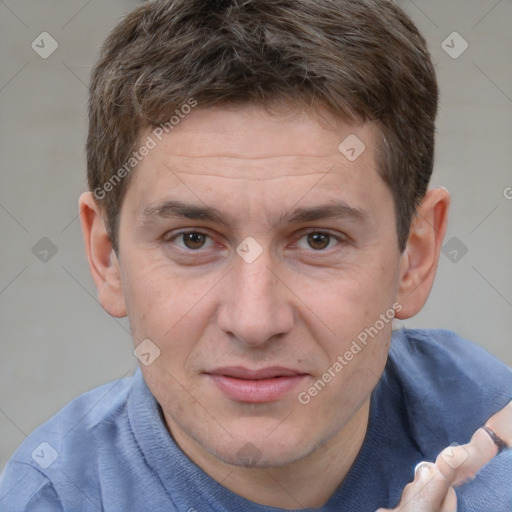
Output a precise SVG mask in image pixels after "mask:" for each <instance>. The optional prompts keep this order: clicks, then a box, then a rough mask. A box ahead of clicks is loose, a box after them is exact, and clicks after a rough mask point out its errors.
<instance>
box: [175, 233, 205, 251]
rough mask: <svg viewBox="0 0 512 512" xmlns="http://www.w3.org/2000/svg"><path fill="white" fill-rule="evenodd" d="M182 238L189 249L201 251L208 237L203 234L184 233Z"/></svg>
mask: <svg viewBox="0 0 512 512" xmlns="http://www.w3.org/2000/svg"><path fill="white" fill-rule="evenodd" d="M181 236H182V237H183V243H184V244H185V246H186V247H187V249H200V248H201V247H202V246H203V245H204V244H205V242H206V235H203V234H202V233H183V234H182V235H181Z"/></svg>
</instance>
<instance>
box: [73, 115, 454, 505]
mask: <svg viewBox="0 0 512 512" xmlns="http://www.w3.org/2000/svg"><path fill="white" fill-rule="evenodd" d="M149 133H150V132H149V131H148V132H147V133H141V141H143V140H145V137H146V136H147V135H148V134H149ZM349 134H355V135H357V137H358V138H359V139H360V140H362V141H364V144H365V145H366V150H365V151H364V152H363V153H362V155H361V156H359V158H357V159H356V160H355V161H354V162H350V161H349V160H348V159H347V158H346V157H345V156H344V155H342V154H341V153H340V151H339V150H338V145H339V144H340V143H341V142H342V141H343V140H344V139H345V138H346V137H347V136H348V135H349ZM378 137H379V131H378V129H377V128H376V127H375V126H374V125H372V124H371V123H368V122H365V123H363V122H358V123H352V124H347V123H345V122H342V121H339V120H334V119H332V118H330V117H329V116H328V115H327V114H325V113H324V115H323V117H322V119H320V118H318V116H315V117H313V116H310V115H307V114H305V113H303V114H301V115H300V116H299V115H298V114H297V115H296V114H295V113H294V112H293V111H290V112H289V115H284V114H281V115H279V116H271V115H269V114H268V113H266V112H265V111H264V110H262V109H261V108H258V107H255V106H244V107H239V108H237V109H229V108H226V107H223V108H221V107H217V108H210V109H199V108H196V109H195V110H194V111H193V112H192V113H190V114H189V115H188V116H187V117H186V119H184V120H183V121H182V122H181V123H180V124H179V125H177V126H176V127H175V128H174V130H173V131H172V132H171V133H170V134H168V135H166V136H164V138H163V140H162V142H159V143H158V145H157V147H156V148H154V149H153V150H152V151H151V152H150V153H149V154H148V155H147V156H146V157H145V158H144V159H143V160H142V161H141V162H140V163H139V164H138V167H137V169H136V170H135V171H133V172H134V174H133V175H132V176H131V177H130V183H129V187H128V190H127V193H126V196H125V198H124V201H123V205H122V209H121V213H120V224H119V257H118V256H116V254H115V253H114V251H113V250H112V244H111V242H110V240H109V238H108V235H107V232H106V229H105V225H104V222H103V215H102V212H101V210H100V209H99V207H98V205H97V204H96V203H95V201H94V197H93V195H92V194H91V193H90V192H86V193H84V194H83V195H82V196H81V197H80V202H79V208H80V219H81V224H82V229H83V233H84V240H85V247H86V251H87V257H88V261H89V265H90V268H91V272H92V276H93V278H94V281H95V284H96V286H97V289H98V296H99V299H100V301H101V304H102V305H103V307H104V309H105V310H106V311H107V312H108V313H109V314H110V315H112V316H115V317H124V316H126V315H127V316H128V318H129V321H130V326H131V331H132V335H133V338H134V343H135V346H137V345H138V344H139V343H140V342H141V341H142V340H144V339H150V340H151V341H152V342H153V343H154V344H155V345H156V346H157V347H158V348H159V350H160V355H159V357H158V358H157V359H155V361H154V362H153V363H152V364H150V365H148V366H145V365H143V364H141V369H142V372H143V375H144V378H145V380H146V383H147V385H148V386H149V388H150V390H151V391H152V393H153V394H154V396H155V397H156V399H157V400H158V402H159V403H160V405H161V407H162V410H163V413H164V417H165V421H166V424H167V427H168V429H169V432H170V433H171V435H172V436H173V438H174V439H175V441H176V442H177V444H178V445H179V446H180V447H181V449H182V450H183V451H184V452H185V453H186V454H187V455H188V456H189V458H190V459H192V460H193V461H194V462H195V463H196V464H197V465H199V466H200V467H201V468H202V469H203V470H204V471H205V472H206V473H208V474H209V475H210V476H211V477H213V478H214V479H215V480H217V481H218V482H221V483H222V485H224V486H225V487H227V488H228V489H230V490H232V491H233V492H235V493H237V494H239V495H241V496H243V497H245V498H247V499H249V500H252V501H254V502H257V503H261V504H265V505H269V506H274V507H281V508H287V509H291V508H301V507H319V506H321V505H323V504H325V503H326V502H327V500H328V499H329V497H330V496H331V495H332V494H333V492H334V491H335V489H336V488H337V487H338V486H339V484H340V482H341V481H342V480H343V478H344V477H345V475H346V474H347V472H348V470H349V469H350V466H351V465H352V463H353V462H354V460H355V458H356V456H357V453H358V451H359V449H360V447H361V445H362V443H363V440H364V436H365V433H366V428H367V422H368V414H369V396H370V393H371V391H372V390H373V388H374V387H375V385H376V383H377V382H378V379H379V377H380V375H381V373H382V370H383V368H384V365H385V362H386V357H387V353H388V348H389V343H390V338H391V327H392V326H391V322H389V323H387V324H385V326H384V328H383V329H382V330H381V331H380V332H379V334H378V335H377V336H375V337H374V338H373V339H372V340H371V342H369V343H368V345H367V346H366V347H365V348H364V350H362V351H361V352H360V353H358V354H357V355H356V356H355V357H354V358H353V359H352V360H351V361H350V362H349V364H347V365H346V366H345V367H344V368H343V371H341V372H339V373H338V374H337V375H336V377H335V378H333V379H332V380H331V381H330V382H329V383H328V385H326V386H325V388H324V389H323V390H322V391H321V392H320V393H318V394H317V396H315V397H314V398H313V399H312V400H311V401H310V403H308V404H307V405H302V404H301V403H299V401H298V399H297V397H298V394H299V393H300V392H301V391H307V390H308V389H309V388H310V387H311V386H312V385H313V384H314V383H315V382H316V381H317V380H318V379H320V378H321V377H322V375H323V374H324V373H325V372H326V371H327V369H328V368H329V367H331V366H332V365H333V363H334V362H335V361H336V360H337V358H338V356H339V355H342V354H344V353H345V352H346V351H347V350H348V349H349V348H350V345H351V343H352V340H354V339H356V337H357V335H358V334H359V333H360V332H361V331H363V330H364V329H365V328H367V327H369V326H373V325H374V324H375V322H376V321H377V320H378V319H379V317H380V315H381V314H383V313H385V312H386V311H387V310H389V309H390V308H392V306H393V304H394V303H395V302H399V303H400V304H401V310H400V312H398V313H397V315H396V316H397V317H398V318H402V319H404V318H408V317H410V316H412V315H414V314H416V313H417V312H418V311H419V310H420V309H421V307H422V306H423V304H424V303H425V301H426V299H427V297H428V295H429V292H430V289H431V287H432V283H433V280H434V275H435V269H436V267H437V263H438V259H439V254H440V250H441V246H442V240H443V237H444V234H445V231H446V222H447V215H448V208H449V194H448V192H447V191H446V190H445V189H443V188H438V189H432V190H429V192H428V193H427V195H426V196H425V198H424V200H423V202H422V205H421V206H420V207H419V209H418V215H417V216H416V218H415V219H414V221H413V222H412V225H411V232H410V236H409V240H408V244H407V248H406V250H405V251H404V252H403V253H400V251H399V248H398V242H397V233H396V228H395V216H394V204H393V200H392V196H391V193H390V191H389V189H388V187H387V186H386V184H385V183H384V181H383V180H382V179H381V178H380V176H379V175H378V174H377V171H376V161H375V148H376V141H377V140H378ZM170 199H175V200H176V199H178V200H180V201H183V202H186V203H190V204H194V205H197V206H200V207H208V208H216V209H217V210H220V211H221V212H222V213H223V216H225V218H226V219H227V222H226V223H223V222H219V221H212V220H201V219H200V220H197V219H187V218H164V219H153V220H151V221H148V219H147V218H145V217H144V215H143V212H144V210H145V208H147V207H148V206H154V205H156V204H158V203H160V202H162V201H165V200H170ZM334 200H342V201H344V202H345V203H347V204H348V205H350V206H351V207H353V208H356V209H358V210H361V211H363V212H365V213H364V220H361V219H357V218H352V217H350V218H337V219H332V218H323V219H317V220H306V221H300V222H293V223H290V222H287V221H286V220H283V219H281V220H280V218H281V217H282V216H284V215H285V214H287V213H289V212H290V211H292V210H294V209H296V208H311V207H317V206H321V205H325V204H326V203H328V202H329V201H334ZM183 229H187V230H189V231H196V232H197V231H199V232H202V233H204V234H206V235H208V236H207V237H205V238H204V239H202V240H203V241H204V246H202V247H200V248H199V249H197V248H195V246H194V247H193V248H192V249H191V248H190V247H189V246H187V245H185V243H186V240H184V239H183V237H179V236H178V237H176V236H175V235H177V233H178V232H179V231H180V230H183ZM326 232H327V233H328V234H330V235H332V236H331V238H330V239H329V238H328V237H324V238H322V240H323V241H327V243H326V247H323V246H322V245H321V244H320V245H321V247H320V248H319V246H318V245H317V244H315V243H313V247H312V246H311V242H312V240H311V237H308V233H309V234H311V233H326ZM246 237H253V238H254V239H255V240H257V242H258V244H259V245H260V246H261V247H262V249H263V252H262V253H261V255H259V257H258V258H257V259H256V260H255V261H253V262H252V263H247V262H246V261H244V259H242V258H241V257H240V256H239V255H238V254H237V252H236V248H237V247H238V246H239V245H240V244H241V242H242V241H243V240H244V239H245V238H246ZM313 242H314V240H313ZM276 365H277V366H283V367H287V368H293V369H296V370H299V371H301V372H302V373H305V374H306V376H305V377H304V378H303V379H302V381H301V383H300V385H298V386H297V387H296V389H293V390H292V391H291V392H289V393H287V394H286V395H284V396H283V397H281V398H279V399H278V400H276V401H273V402H270V403H258V404H254V403H252V404H249V403H241V402H239V401H235V400H232V399H231V398H228V397H227V396H225V395H224V394H223V393H222V392H221V391H220V390H219V389H218V388H217V386H215V385H214V384H213V383H212V380H211V377H210V376H208V375H206V374H205V372H208V371H212V370H213V369H215V368H218V367H225V366H243V367H245V368H250V369H259V368H265V367H269V366H276ZM240 450H242V452H240ZM240 453H246V454H247V453H249V455H251V454H252V457H249V458H245V457H241V456H240ZM249 459H251V460H249Z"/></svg>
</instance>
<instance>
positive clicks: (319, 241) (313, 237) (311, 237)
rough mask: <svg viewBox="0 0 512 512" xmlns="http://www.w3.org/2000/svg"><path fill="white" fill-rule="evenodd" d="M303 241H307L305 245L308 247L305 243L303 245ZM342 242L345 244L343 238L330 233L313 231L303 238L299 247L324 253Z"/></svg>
mask: <svg viewBox="0 0 512 512" xmlns="http://www.w3.org/2000/svg"><path fill="white" fill-rule="evenodd" d="M302 240H305V244H307V246H305V244H304V243H302V244H301V241H302ZM341 242H343V239H342V238H341V237H338V236H334V235H332V234H330V233H325V232H323V231H312V232H310V233H307V234H305V235H304V236H303V237H301V238H300V239H299V241H298V243H297V245H298V246H299V247H300V248H301V249H313V250H315V251H324V250H325V249H330V248H332V247H334V246H335V245H336V244H339V243H341Z"/></svg>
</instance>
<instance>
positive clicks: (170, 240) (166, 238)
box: [162, 230, 348, 254]
mask: <svg viewBox="0 0 512 512" xmlns="http://www.w3.org/2000/svg"><path fill="white" fill-rule="evenodd" d="M188 234H196V235H203V236H205V237H207V238H209V239H210V240H212V241H213V238H212V237H211V236H210V235H209V234H208V233H205V232H204V231H199V230H186V231H179V232H178V233H175V234H174V235H172V236H170V237H169V236H168V235H169V233H166V234H165V235H164V236H163V237H162V238H163V241H164V243H173V242H174V241H175V240H176V239H178V238H179V237H183V236H184V235H188ZM312 234H317V235H327V236H329V237H330V239H334V240H336V241H337V242H338V245H343V244H346V243H347V241H348V238H347V237H346V236H339V235H334V234H333V233H331V232H329V231H320V230H310V231H307V232H305V233H303V234H302V235H301V236H300V237H299V238H298V239H297V241H296V242H295V243H297V242H298V241H299V240H302V239H303V238H305V237H307V236H308V235H312ZM330 242H331V240H329V243H330ZM332 249H333V248H331V249H328V248H326V249H318V250H315V249H312V248H310V249H309V250H310V251H311V252H313V253H316V254H319V253H325V252H329V251H330V250H332ZM179 250H180V251H182V252H186V253H198V254H200V253H201V252H202V251H204V249H203V248H202V247H201V248H199V249H189V248H186V247H185V248H181V247H179Z"/></svg>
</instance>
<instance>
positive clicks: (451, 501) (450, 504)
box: [439, 486, 457, 512]
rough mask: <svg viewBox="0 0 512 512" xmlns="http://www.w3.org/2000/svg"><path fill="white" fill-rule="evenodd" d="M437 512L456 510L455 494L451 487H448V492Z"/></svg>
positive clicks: (452, 511) (455, 511)
mask: <svg viewBox="0 0 512 512" xmlns="http://www.w3.org/2000/svg"><path fill="white" fill-rule="evenodd" d="M439 512H457V494H456V493H455V489H454V488H453V487H451V486H450V488H449V489H448V494H447V495H446V498H445V499H444V501H443V503H442V504H441V508H440V509H439Z"/></svg>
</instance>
